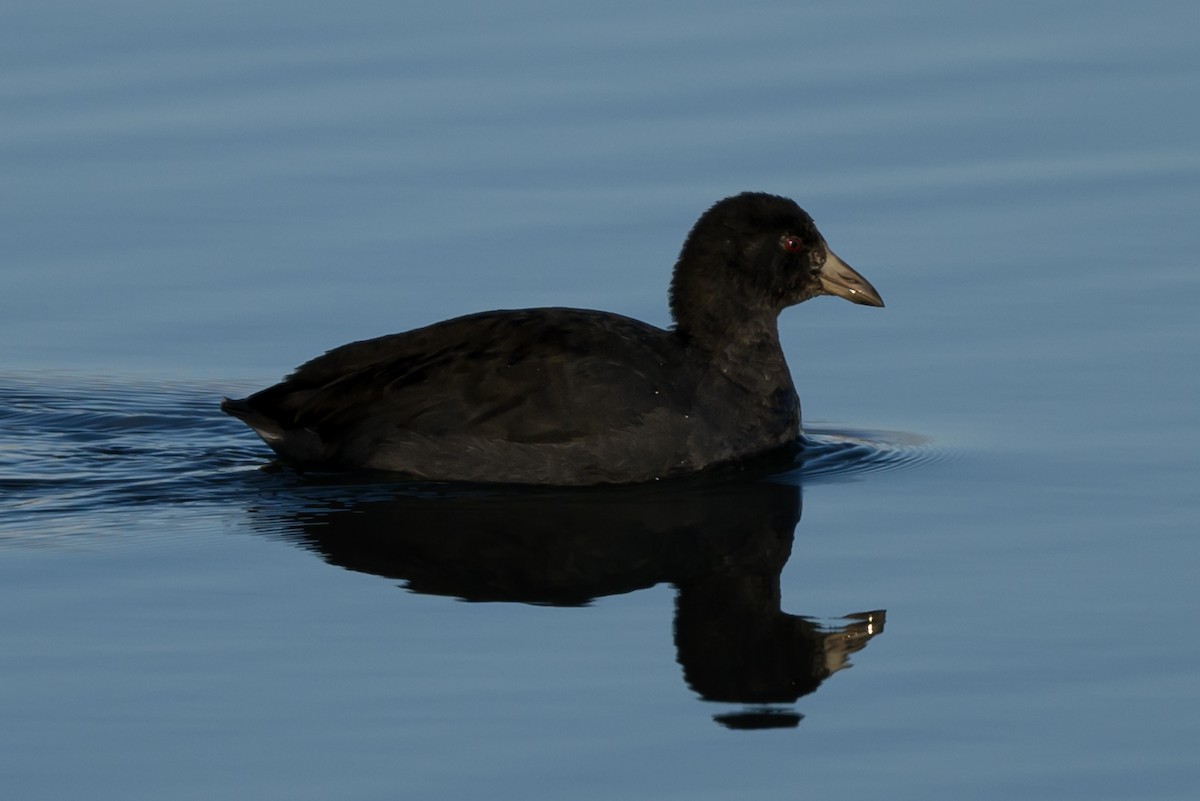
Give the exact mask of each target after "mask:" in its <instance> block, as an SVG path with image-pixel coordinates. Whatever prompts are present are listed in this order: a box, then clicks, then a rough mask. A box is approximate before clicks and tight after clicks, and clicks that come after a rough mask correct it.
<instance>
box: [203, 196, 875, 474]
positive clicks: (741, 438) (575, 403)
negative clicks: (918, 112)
mask: <svg viewBox="0 0 1200 801" xmlns="http://www.w3.org/2000/svg"><path fill="white" fill-rule="evenodd" d="M817 295H836V296H838V297H841V298H845V299H846V300H849V301H851V302H853V303H861V304H863V305H866V306H882V305H883V300H882V299H881V298H880V297H879V293H878V292H876V291H875V288H874V287H872V286H871V284H870V283H869V282H868V281H867V280H866V279H865V278H863V277H862V276H861V275H859V274H858V273H857V272H855V271H854V270H853V269H851V268H850V267H849V265H847V264H846V263H845V262H843V261H842V260H841V259H839V258H838V257H837V256H835V255H834V253H833V251H832V250H830V249H829V247H828V246H827V245H826V243H825V239H824V238H823V237H822V236H821V234H820V232H819V231H817V228H816V226H815V225H814V224H813V220H812V218H811V217H810V216H809V215H808V214H807V213H805V212H804V210H803V209H801V208H800V207H799V206H797V205H796V203H795V202H793V201H791V200H789V199H787V198H783V197H778V196H775V195H769V194H764V193H758V192H746V193H743V194H740V195H736V196H734V197H730V198H726V199H725V200H722V201H720V202H718V203H717V204H716V205H714V206H713V207H712V208H710V209H709V210H708V211H706V212H705V213H704V214H703V215H702V216H701V217H700V219H699V220H698V221H697V222H696V224H695V226H694V227H693V228H692V231H691V233H690V234H689V235H688V237H687V240H686V241H685V242H684V244H683V249H682V251H681V252H680V254H679V259H678V261H676V263H675V271H674V275H673V277H672V279H671V288H670V306H671V316H672V318H673V320H674V322H675V325H674V326H673V327H672V328H670V329H668V330H663V329H661V328H656V327H655V326H652V325H648V324H646V323H643V322H639V321H637V320H633V319H630V318H628V317H623V316H621V315H618V314H610V313H608V312H599V311H585V310H581V309H565V308H544V309H524V310H519V311H490V312H483V313H480V314H472V315H468V316H466V317H459V318H456V319H453V320H447V321H445V322H441V323H435V324H434V325H430V326H427V327H425V328H419V329H417V330H414V331H408V332H406V333H402V334H392V335H391V336H384V337H379V338H377V339H369V340H365V341H362V342H353V343H351V344H349V345H343V346H342V347H340V348H336V349H334V350H331V351H329V352H328V353H326V354H325V355H323V356H319V357H317V358H315V359H313V360H312V361H310V362H308V363H306V364H303V365H301V366H300V367H299V368H297V369H296V370H295V372H293V373H292V374H291V375H290V376H288V377H287V378H286V379H285V380H284V381H283V382H281V383H279V384H276V385H275V386H272V387H269V388H267V389H264V390H262V391H261V392H257V393H255V394H253V395H251V396H250V397H248V398H245V399H242V400H230V399H228V398H226V399H225V400H224V401H223V402H222V404H221V409H222V410H223V411H225V412H227V413H228V414H231V415H233V416H234V417H237V418H239V419H241V420H242V421H244V422H245V423H246V424H247V425H249V426H250V427H251V428H252V429H254V430H255V432H257V433H258V435H259V436H260V437H262V438H263V440H264V441H265V442H266V443H267V444H268V445H270V446H271V448H272V449H274V451H275V452H276V453H277V454H278V455H279V456H280V457H281V458H282V459H283V460H284V461H286V462H290V463H292V464H295V465H297V466H301V467H314V468H326V469H355V468H370V469H380V470H389V471H397V472H399V473H403V474H406V475H407V476H410V477H413V478H418V479H429V480H438V481H466V482H503V483H517V484H548V485H588V484H614V483H634V482H642V481H650V480H654V479H660V478H667V477H672V476H680V475H686V474H690V473H695V472H698V471H701V470H705V469H706V468H710V467H713V466H717V465H722V464H727V463H731V462H736V461H740V460H745V459H749V458H751V457H755V456H759V455H762V454H766V453H768V452H771V451H773V450H775V449H778V448H784V447H788V446H791V445H793V444H794V443H795V441H796V439H797V437H798V436H799V433H800V402H799V399H798V398H797V396H796V390H795V387H794V386H793V385H792V377H791V374H790V373H789V372H788V367H787V363H786V362H785V361H784V356H783V349H782V348H781V347H780V344H779V333H778V326H777V318H778V316H779V313H780V312H781V311H782V310H783V309H784V308H785V307H787V306H792V305H794V304H797V303H800V302H801V301H804V300H808V299H809V298H811V297H815V296H817Z"/></svg>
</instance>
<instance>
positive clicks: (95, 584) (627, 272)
mask: <svg viewBox="0 0 1200 801" xmlns="http://www.w3.org/2000/svg"><path fill="white" fill-rule="evenodd" d="M0 21H2V24H0V54H2V55H0V118H2V119H3V123H4V124H3V125H0V166H2V167H3V174H4V180H3V181H2V182H0V216H2V218H3V220H4V223H3V225H0V251H2V252H3V254H4V255H3V259H2V261H0V640H2V642H3V647H2V648H0V790H2V792H3V794H4V796H5V797H13V798H64V797H74V796H78V795H84V794H86V795H88V796H90V797H95V798H114V799H116V798H120V799H129V798H155V799H162V798H167V799H185V798H197V799H199V798H212V797H234V798H255V799H262V798H267V799H269V798H288V799H297V798H313V799H325V798H349V799H374V798H394V797H411V798H446V799H450V798H454V799H457V798H463V797H468V796H472V795H474V796H486V797H503V798H509V797H511V798H530V799H541V798H545V799H551V798H553V799H558V798H563V797H572V798H606V799H607V798H614V797H619V798H635V799H636V798H646V799H663V798H689V799H710V798H712V799H716V798H744V797H754V798H767V799H773V798H794V797H796V796H801V795H805V796H806V795H813V796H819V795H822V794H824V795H833V794H836V795H837V796H839V797H842V798H879V797H889V798H914V799H915V798H922V799H924V798H929V797H943V796H945V797H970V798H984V799H992V798H994V799H1010V798H1013V797H1026V798H1046V799H1063V798H1081V799H1084V798H1086V799H1098V798H1100V799H1103V798H1113V799H1127V798H1145V799H1190V798H1193V797H1194V795H1195V788H1196V786H1197V785H1198V784H1200V767H1198V766H1197V761H1196V759H1195V753H1196V751H1197V748H1198V746H1200V724H1198V722H1197V721H1200V680H1198V679H1200V645H1197V642H1196V639H1195V638H1194V637H1192V636H1191V634H1190V628H1191V623H1192V621H1193V620H1194V619H1195V617H1196V614H1197V610H1198V606H1200V597H1198V593H1197V589H1196V582H1195V571H1196V565H1197V564H1200V544H1198V543H1200V540H1198V538H1197V536H1196V529H1197V524H1196V520H1197V514H1198V513H1200V496H1198V494H1197V492H1196V476H1197V475H1198V474H1200V472H1198V471H1200V456H1198V455H1197V454H1198V452H1200V449H1198V447H1197V445H1198V444H1200V415H1198V414H1197V411H1196V409H1197V408H1200V403H1198V401H1200V372H1198V371H1197V370H1196V368H1195V365H1196V364H1197V355H1198V354H1200V318H1198V317H1197V313H1196V309H1197V307H1198V304H1200V277H1198V275H1200V274H1198V273H1197V271H1196V269H1195V254H1196V253H1197V252H1200V234H1198V233H1197V228H1196V226H1195V222H1194V220H1195V217H1196V213H1197V211H1198V210H1200V203H1198V202H1197V201H1198V199H1200V145H1198V144H1197V143H1198V142H1200V102H1198V101H1200V97H1198V94H1200V93H1198V91H1197V87H1200V33H1198V31H1200V26H1198V25H1197V22H1200V19H1197V14H1196V11H1195V8H1194V4H1189V3H1185V2H1151V3H1145V4H1141V5H1138V6H1136V7H1135V6H1130V5H1128V4H1118V3H1112V2H1101V3H1076V2H1069V3H1058V4H1051V5H1046V4H1042V5H1022V4H1016V5H1014V4H1012V3H1007V4H1000V3H975V4H960V3H948V2H936V1H935V0H921V2H917V3H911V4H907V5H904V6H902V7H901V6H897V5H895V4H886V3H854V2H850V3H840V4H794V3H779V2H754V3H742V4H737V5H736V7H735V6H727V5H726V4H715V3H699V4H682V3H665V4H659V5H657V6H648V5H647V4H644V3H641V4H636V3H617V4H606V5H605V6H603V7H596V8H594V9H592V8H583V7H580V8H574V7H571V8H566V7H562V6H561V4H560V5H552V4H538V3H533V2H528V1H527V0H522V2H519V3H516V4H509V5H507V6H494V5H490V4H483V3H469V2H450V3H441V4H438V5H436V6H434V7H422V8H416V7H414V8H404V7H398V6H395V5H394V4H383V3H367V2H363V3H348V4H345V3H344V4H338V5H337V6H333V5H329V6H328V7H326V5H324V4H316V3H310V2H300V3H289V4H284V3H275V2H262V1H261V0H260V1H258V2H248V3H236V4H235V3H208V4H202V5H200V4H198V5H194V6H182V5H178V4H166V5H164V4H159V3H146V2H138V1H137V0H135V1H134V2H129V3H123V4H120V5H119V6H113V7H105V8H103V9H102V8H101V7H100V6H96V5H94V4H87V3H78V2H59V3H52V4H46V3H22V2H16V3H9V4H7V5H6V6H5V10H4V11H3V12H0ZM746 189H756V190H766V191H772V192H778V193H781V194H786V195H788V196H791V197H794V198H795V199H797V200H798V201H799V202H800V203H801V205H803V206H804V207H805V208H806V209H807V210H808V211H809V212H811V213H812V214H813V216H814V217H815V218H816V219H817V221H818V224H819V225H820V226H821V230H822V232H823V233H824V234H825V235H826V237H827V238H828V240H829V241H830V243H831V245H832V246H833V248H834V249H835V250H836V251H837V252H838V254H839V255H840V256H842V257H843V258H845V259H846V260H847V261H848V262H849V263H851V264H852V265H854V266H855V268H857V269H858V270H860V271H861V272H862V273H863V274H864V275H865V276H867V277H868V278H869V279H870V280H871V281H872V283H874V284H875V286H876V287H878V288H879V290H880V291H881V293H882V294H883V296H884V298H885V300H886V301H887V303H888V306H887V308H886V309H882V310H877V309H863V308H860V307H856V306H852V305H850V304H847V303H844V302H840V301H836V300H832V299H818V300H814V301H812V302H809V303H806V304H804V305H802V306H800V307H798V308H796V309H792V310H789V311H787V312H785V313H784V315H783V317H782V318H781V321H780V326H781V335H782V338H783V342H784V347H785V350H786V351H787V353H788V356H789V361H790V364H791V366H792V371H793V374H794V376H795V378H796V381H797V386H798V389H799V392H800V395H801V398H802V400H803V404H804V413H805V419H806V426H807V428H808V430H809V433H810V443H809V447H808V448H807V449H806V450H805V451H804V452H803V453H802V454H801V456H800V457H799V458H798V460H797V462H796V463H795V464H793V465H791V466H785V467H777V468H776V469H774V470H773V471H772V472H770V473H769V475H767V476H759V475H750V476H740V477H736V476H735V477H725V478H723V479H721V480H720V481H717V482H715V483H713V484H702V485H699V486H694V485H691V484H684V485H679V486H676V485H672V486H670V487H666V488H663V487H657V488H649V489H640V490H637V489H635V490H626V491H619V492H618V491H614V492H603V493H584V494H582V495H579V494H576V493H556V492H533V493H529V492H522V493H508V492H501V491H496V490H487V491H483V490H478V489H476V490H468V489H465V488H454V487H428V486H424V487H422V486H413V485H396V484H393V483H389V482H381V481H373V480H368V479H367V478H366V477H350V478H347V477H338V476H320V475H297V474H295V473H292V472H290V471H287V470H276V469H271V468H269V467H267V468H266V469H264V466H266V465H268V462H269V458H268V457H269V453H268V452H267V450H266V448H265V447H264V446H263V445H262V444H261V443H260V442H259V441H258V440H257V439H256V438H254V436H253V435H252V434H251V433H250V432H249V431H248V430H246V429H245V427H244V426H242V425H241V424H240V423H238V422H237V421H234V420H232V419H229V418H226V417H224V416H222V415H221V414H220V413H219V412H218V411H217V408H216V404H217V402H218V401H219V398H220V397H221V396H222V395H235V396H236V395H239V394H244V393H245V392H247V391H250V390H253V389H255V388H258V387H262V386H265V385H267V384H269V383H271V382H273V381H275V380H277V379H278V378H279V377H280V376H282V375H283V374H284V373H286V372H287V371H288V370H290V369H291V368H292V367H293V366H295V365H296V364H298V363H300V362H302V361H304V360H305V359H307V358H309V357H311V356H313V355H315V354H317V353H319V352H321V351H322V350H324V349H327V348H329V347H332V346H334V345H337V344H341V343H342V342H347V341H351V340H355V339H362V338H365V337H369V336H375V335H379V334H383V333H388V332H392V331H400V330H405V329H408V328H413V327H416V326H419V325H423V324H426V323H429V322H433V321H436V320H438V319H443V318H445V317H449V316H453V315H457V314H463V313H468V312H472V311H478V310H483V309H491V308H512V307H523V306H537V305H571V306H582V307H588V308H602V309H608V310H611V311H616V312H620V313H623V314H627V315H630V316H634V317H638V318H641V319H644V320H647V321H649V322H652V323H655V324H660V325H662V324H666V323H667V322H668V320H667V312H666V303H665V298H666V285H667V282H668V280H669V274H670V267H671V264H672V262H673V260H674V257H675V255H676V253H677V251H678V247H679V244H680V242H681V241H682V238H683V236H684V234H685V233H686V231H687V229H688V228H689V226H690V225H691V224H692V222H694V220H695V218H696V217H697V216H698V215H699V213H700V212H701V211H702V210H703V209H704V208H706V207H707V206H708V205H710V204H711V203H712V202H713V201H715V200H717V199H719V198H721V197H723V196H725V195H728V194H732V193H734V192H737V191H742V190H746ZM847 616H849V617H847ZM847 666H852V669H846V668H847Z"/></svg>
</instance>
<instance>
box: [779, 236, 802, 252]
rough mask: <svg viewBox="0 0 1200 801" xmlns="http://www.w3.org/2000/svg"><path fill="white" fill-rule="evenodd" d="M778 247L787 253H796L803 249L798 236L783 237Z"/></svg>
mask: <svg viewBox="0 0 1200 801" xmlns="http://www.w3.org/2000/svg"><path fill="white" fill-rule="evenodd" d="M779 246H780V247H781V248H783V249H784V250H786V251H787V252H788V253H798V252H800V251H801V250H803V249H804V242H803V240H801V239H800V237H798V236H784V237H782V238H780V240H779Z"/></svg>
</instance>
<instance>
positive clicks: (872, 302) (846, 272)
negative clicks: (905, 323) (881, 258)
mask: <svg viewBox="0 0 1200 801" xmlns="http://www.w3.org/2000/svg"><path fill="white" fill-rule="evenodd" d="M825 253H826V255H825V265H824V266H823V267H822V268H821V271H820V272H818V273H817V277H818V278H819V279H821V289H823V290H824V291H825V294H827V295H837V296H838V297H839V298H845V299H846V300H848V301H850V302H851V303H861V304H862V305H864V306H882V305H883V298H881V297H879V293H878V292H876V291H875V287H873V286H871V282H870V281H868V280H867V279H865V278H863V277H862V276H861V275H859V274H858V272H857V271H856V270H855V269H854V268H853V267H851V266H850V265H849V264H846V262H844V261H842V260H841V259H839V258H838V257H837V254H836V253H834V252H833V251H832V250H829V249H828V248H826V249H825Z"/></svg>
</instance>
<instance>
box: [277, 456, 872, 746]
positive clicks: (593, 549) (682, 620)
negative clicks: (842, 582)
mask: <svg viewBox="0 0 1200 801" xmlns="http://www.w3.org/2000/svg"><path fill="white" fill-rule="evenodd" d="M326 489H328V488H326ZM349 494H350V493H346V492H339V493H336V495H337V497H338V499H339V500H338V501H337V502H331V500H330V499H329V498H323V499H321V498H309V499H308V500H307V501H306V502H300V503H295V502H292V503H286V504H285V507H286V508H284V509H282V510H281V509H280V508H278V507H276V508H275V509H273V510H272V509H270V508H264V507H260V508H259V510H258V513H259V514H260V515H264V516H268V517H270V518H272V521H271V522H272V523H273V524H272V525H271V528H272V529H273V530H274V531H276V532H278V531H279V527H280V523H282V524H283V528H284V529H285V531H287V535H286V536H287V537H288V538H289V539H291V540H293V541H294V542H297V543H298V544H300V545H302V546H303V547H305V548H307V549H310V550H312V551H313V552H315V553H318V554H320V555H321V557H322V558H324V559H325V560H326V561H327V562H329V563H330V564H332V565H338V566H341V567H344V568H348V569H351V570H355V571H360V572H363V573H371V574H374V575H379V576H383V577H386V578H389V579H396V580H401V581H403V582H404V584H405V586H407V587H408V588H409V589H410V590H413V591H415V592H419V593H427V594H433V595H443V596H452V597H456V598H461V599H465V600H469V601H518V602H522V603H530V604H548V605H554V606H578V605H583V604H587V603H588V602H590V601H592V600H593V599H596V598H600V597H603V596H607V595H614V594H619V593H626V592H630V591H632V590H637V589H642V588H646V587H651V586H654V585H656V584H659V583H662V582H669V583H671V584H672V585H674V587H675V588H676V589H677V591H678V592H677V596H676V605H675V622H674V637H675V647H676V654H677V658H678V661H679V664H680V665H681V666H682V668H683V675H684V678H685V680H686V681H687V683H688V685H689V686H690V687H691V688H692V689H693V690H694V691H695V692H696V693H698V694H699V695H700V696H701V697H702V698H704V699H706V700H710V701H719V702H725V703H734V704H742V705H745V708H744V709H742V710H741V711H738V712H734V713H730V714H723V715H717V716H715V718H714V719H715V720H717V722H719V723H720V724H722V725H724V726H727V727H729V728H736V729H746V728H770V727H783V726H795V725H796V724H797V723H798V722H799V721H800V719H801V715H800V714H798V713H796V712H794V711H792V710H790V709H786V708H782V709H781V708H780V707H778V706H777V705H780V704H792V703H795V701H796V700H797V699H799V698H800V697H801V696H803V695H806V694H808V693H811V692H813V691H814V690H816V689H817V687H818V686H819V685H820V684H821V682H823V681H824V680H825V679H826V678H828V677H829V676H831V675H832V674H833V673H835V672H836V671H838V670H840V669H841V668H843V667H846V666H847V664H848V657H849V656H850V655H851V654H853V653H854V652H856V651H858V650H860V649H862V648H863V647H864V646H865V645H866V644H867V642H868V641H869V640H870V639H871V638H872V637H874V636H875V635H877V634H879V633H880V632H881V631H882V630H883V625H884V613H883V612H882V611H873V612H867V613H862V614H858V615H853V616H851V617H849V618H845V619H842V620H840V621H838V622H837V624H836V625H834V626H832V627H826V626H822V625H819V624H818V623H816V622H815V621H813V620H812V619H810V618H806V617H802V616H797V615H790V614H787V613H785V612H783V611H782V610H781V609H780V588H779V582H780V573H781V571H782V570H783V567H784V565H785V564H786V563H787V560H788V558H789V556H790V555H791V549H792V540H793V536H794V532H795V527H796V524H797V522H798V521H799V519H800V511H801V492H800V487H799V486H798V485H797V483H795V479H794V478H790V477H789V478H785V479H784V480H764V479H762V478H761V477H758V478H755V477H747V476H745V475H740V476H734V477H722V478H716V479H705V480H689V481H683V482H677V483H676V482H672V483H668V484H665V485H663V484H660V485H639V486H631V487H607V488H605V487H599V488H588V489H572V490H553V489H529V488H525V489H519V490H518V489H497V488H480V489H464V488H462V487H445V486H443V487H438V486H436V485H428V484H426V485H407V486H405V485H400V486H397V485H387V486H386V488H385V487H383V486H382V485H381V486H377V487H375V488H374V491H373V492H371V493H370V495H371V496H372V497H371V498H370V499H363V498H362V497H361V493H355V495H356V499H355V500H353V501H348V500H347V496H348V495H349ZM280 518H282V520H281V519H280ZM264 522H265V521H264Z"/></svg>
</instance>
